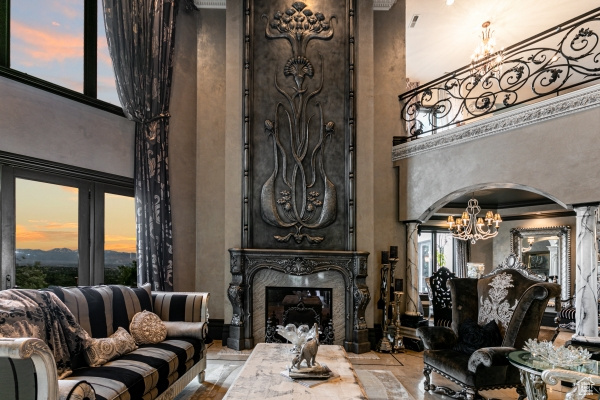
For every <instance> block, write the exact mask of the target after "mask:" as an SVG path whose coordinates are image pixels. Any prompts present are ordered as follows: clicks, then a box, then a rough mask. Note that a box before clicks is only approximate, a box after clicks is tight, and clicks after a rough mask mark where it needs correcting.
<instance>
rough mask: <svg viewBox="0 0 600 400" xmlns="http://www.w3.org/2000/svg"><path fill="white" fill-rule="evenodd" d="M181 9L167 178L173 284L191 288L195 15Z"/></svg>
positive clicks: (180, 288)
mask: <svg viewBox="0 0 600 400" xmlns="http://www.w3.org/2000/svg"><path fill="white" fill-rule="evenodd" d="M197 17H198V16H197V14H196V13H195V12H191V13H187V12H185V11H184V10H183V8H182V9H181V10H180V11H179V14H178V15H177V28H176V29H177V30H176V32H175V53H174V59H175V62H174V65H173V85H172V88H171V105H170V113H171V125H170V131H169V178H170V183H171V213H172V216H173V286H174V289H175V290H177V291H193V290H195V289H196V288H195V287H194V286H195V285H194V283H195V275H196V225H195V220H196V212H195V211H196V207H195V205H196V18H197Z"/></svg>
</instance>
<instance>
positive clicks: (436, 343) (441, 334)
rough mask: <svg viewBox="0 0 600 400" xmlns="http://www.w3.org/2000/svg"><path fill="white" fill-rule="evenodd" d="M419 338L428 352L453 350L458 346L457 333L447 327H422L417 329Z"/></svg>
mask: <svg viewBox="0 0 600 400" xmlns="http://www.w3.org/2000/svg"><path fill="white" fill-rule="evenodd" d="M417 336H418V337H419V338H421V340H422V341H423V345H424V346H425V348H426V349H427V350H444V349H451V348H452V347H454V346H455V345H456V342H457V340H458V338H457V337H456V333H454V331H453V330H452V329H450V328H447V327H445V326H422V327H420V328H417Z"/></svg>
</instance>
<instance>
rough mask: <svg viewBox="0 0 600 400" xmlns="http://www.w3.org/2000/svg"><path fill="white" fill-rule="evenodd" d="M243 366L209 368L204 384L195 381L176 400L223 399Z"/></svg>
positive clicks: (226, 365) (230, 365)
mask: <svg viewBox="0 0 600 400" xmlns="http://www.w3.org/2000/svg"><path fill="white" fill-rule="evenodd" d="M242 366H243V364H223V365H219V366H216V367H214V368H207V370H206V376H205V380H204V382H203V383H202V384H200V383H198V381H197V380H196V379H194V380H193V381H192V382H190V383H189V384H188V385H187V386H186V387H185V389H183V391H182V392H181V393H179V395H177V397H175V400H207V399H213V400H214V399H222V398H223V397H224V396H225V393H227V389H229V387H230V386H231V385H232V384H233V381H234V380H235V378H237V376H238V374H239V373H240V370H241V369H242Z"/></svg>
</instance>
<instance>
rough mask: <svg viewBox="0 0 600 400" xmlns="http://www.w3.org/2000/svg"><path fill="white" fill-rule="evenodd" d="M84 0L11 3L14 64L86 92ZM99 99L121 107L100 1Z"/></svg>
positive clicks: (11, 36)
mask: <svg viewBox="0 0 600 400" xmlns="http://www.w3.org/2000/svg"><path fill="white" fill-rule="evenodd" d="M83 3H84V1H83V0H60V1H58V0H19V1H12V2H11V9H10V13H11V14H10V16H11V23H10V57H11V59H10V66H11V68H13V69H16V70H19V71H22V72H26V73H28V74H30V75H33V76H36V77H38V78H42V79H45V80H47V81H50V82H52V83H56V84H58V85H61V86H65V87H67V88H69V89H73V90H76V91H78V92H82V91H83ZM98 98H99V99H101V100H104V101H108V102H110V103H113V104H116V105H119V100H118V97H117V93H116V89H115V80H114V73H113V69H112V63H111V60H110V56H109V53H108V45H107V42H106V33H105V30H104V18H103V14H102V1H99V2H98Z"/></svg>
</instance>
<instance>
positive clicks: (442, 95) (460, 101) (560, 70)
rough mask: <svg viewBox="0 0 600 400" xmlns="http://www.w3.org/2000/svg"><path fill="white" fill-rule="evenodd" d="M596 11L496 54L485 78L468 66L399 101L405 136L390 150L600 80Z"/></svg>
mask: <svg viewBox="0 0 600 400" xmlns="http://www.w3.org/2000/svg"><path fill="white" fill-rule="evenodd" d="M599 34H600V8H596V9H594V10H592V11H590V12H588V13H586V14H583V15H581V16H579V17H577V18H574V19H572V20H569V21H566V22H564V23H563V24H560V25H558V26H555V27H554V28H551V29H548V30H547V31H545V32H542V33H540V34H537V35H535V36H533V37H531V38H529V39H526V40H524V41H522V42H520V43H517V44H515V45H512V46H510V47H507V48H506V49H504V50H503V51H502V52H501V53H494V54H492V55H490V57H489V58H487V59H484V60H482V61H481V62H480V63H479V64H478V65H476V66H475V67H476V68H477V67H483V66H484V65H485V64H486V63H487V62H488V61H489V60H490V59H492V58H493V59H496V58H497V57H498V55H501V57H502V63H501V66H500V67H497V66H496V67H495V68H493V69H491V70H489V71H487V72H486V73H485V74H483V75H481V73H480V72H476V71H475V69H473V68H472V66H471V65H468V66H465V67H463V68H459V69H457V70H456V71H454V72H451V73H449V74H447V75H444V76H442V77H441V78H438V79H436V80H433V81H431V82H429V83H427V84H425V85H422V86H418V87H417V88H415V89H412V90H410V91H408V92H406V93H403V94H401V95H400V96H398V97H399V99H400V102H401V105H402V112H401V113H402V114H401V116H402V119H403V120H404V121H405V122H406V127H407V136H403V137H397V136H396V137H395V138H394V145H396V144H399V143H403V142H407V141H410V140H414V139H417V138H419V137H420V136H424V135H429V134H433V133H436V132H437V131H441V130H444V129H449V128H451V127H454V126H459V125H462V124H463V123H465V122H467V121H470V120H473V119H476V118H482V117H485V116H489V115H492V114H493V113H497V112H499V111H501V110H504V109H506V108H509V107H515V106H517V105H520V104H524V103H531V102H534V101H536V100H540V99H543V98H545V97H548V96H549V95H558V94H559V92H568V91H571V90H572V89H573V88H575V87H578V86H586V85H589V84H590V82H592V81H594V80H597V79H600V43H599V42H600V40H599Z"/></svg>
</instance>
